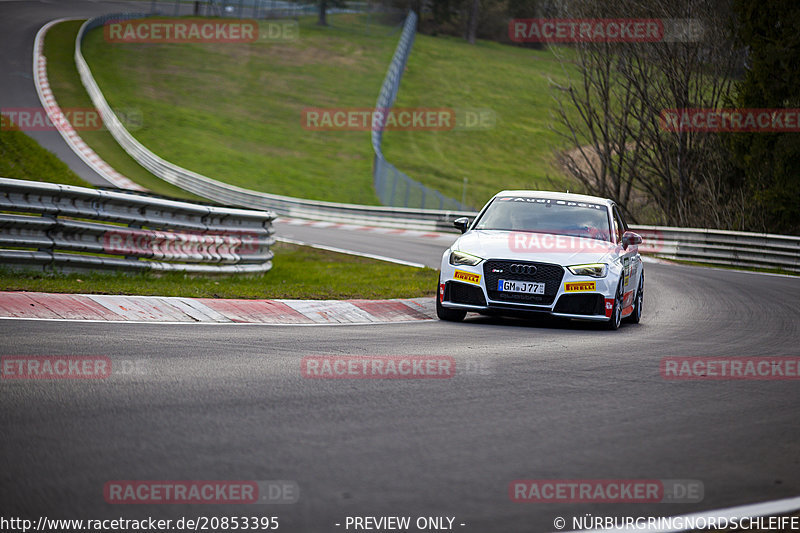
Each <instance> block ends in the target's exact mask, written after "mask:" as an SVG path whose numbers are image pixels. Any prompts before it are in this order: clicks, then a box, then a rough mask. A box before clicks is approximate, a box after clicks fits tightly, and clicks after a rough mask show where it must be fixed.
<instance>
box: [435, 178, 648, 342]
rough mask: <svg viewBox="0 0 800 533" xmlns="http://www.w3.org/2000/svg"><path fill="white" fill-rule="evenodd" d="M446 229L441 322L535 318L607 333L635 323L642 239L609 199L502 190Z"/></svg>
mask: <svg viewBox="0 0 800 533" xmlns="http://www.w3.org/2000/svg"><path fill="white" fill-rule="evenodd" d="M455 226H456V227H457V228H459V229H460V230H461V231H462V233H463V235H462V236H461V237H459V238H458V240H456V241H455V242H454V243H453V245H452V246H451V247H450V248H448V249H447V250H446V251H445V252H444V255H443V256H442V266H441V274H440V276H439V287H438V295H437V298H436V312H437V315H438V316H439V318H440V319H442V320H450V321H460V320H463V318H464V317H465V316H466V314H467V312H469V311H472V312H477V313H482V314H499V315H502V314H509V315H510V314H519V313H529V312H539V313H549V314H551V315H555V316H559V317H566V318H574V319H581V320H594V321H602V322H605V323H606V325H607V326H608V328H609V329H617V328H619V327H620V323H621V322H622V321H623V320H624V321H627V322H633V323H637V322H639V321H640V320H641V318H642V301H643V297H644V268H643V265H642V259H641V257H640V255H639V245H640V244H641V243H642V238H641V237H640V236H639V235H638V234H636V233H633V232H631V231H628V227H627V225H626V224H625V220H624V219H623V217H622V213H620V210H619V208H618V207H617V205H616V204H615V203H614V202H613V201H612V200H608V199H604V198H597V197H594V196H584V195H579V194H569V193H554V192H544V191H503V192H500V193H498V194H497V195H495V196H494V197H493V198H492V199H491V200H489V202H488V203H487V204H486V206H484V208H483V209H482V210H481V212H480V213H479V214H478V216H477V217H476V218H475V220H472V221H470V220H469V219H468V218H466V217H465V218H459V219H457V220H455Z"/></svg>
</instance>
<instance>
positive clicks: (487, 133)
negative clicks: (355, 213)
mask: <svg viewBox="0 0 800 533" xmlns="http://www.w3.org/2000/svg"><path fill="white" fill-rule="evenodd" d="M363 28H364V26H363V24H362V22H361V21H360V20H359V18H358V16H352V17H349V18H348V17H346V16H339V17H337V18H336V20H335V23H334V26H332V27H329V28H320V27H317V26H316V25H315V24H314V21H313V19H302V20H301V21H300V32H299V39H297V40H295V41H290V42H257V43H252V44H221V43H220V44H110V43H107V42H106V41H105V40H104V39H103V34H102V30H95V31H93V32H92V33H91V34H90V35H89V36H88V38H87V40H86V42H85V45H84V55H85V56H86V59H87V61H88V62H89V64H90V66H91V68H92V70H93V72H94V74H95V77H96V79H97V81H98V83H99V84H100V86H101V88H102V89H103V91H104V93H105V94H106V96H107V98H108V100H109V102H110V103H111V105H112V106H114V107H118V108H132V109H136V110H139V111H141V116H142V121H143V127H142V128H141V129H139V130H137V131H136V132H134V135H135V136H136V137H137V138H138V139H139V140H140V141H141V142H143V143H144V144H145V145H146V146H148V147H149V148H150V149H151V150H153V151H154V152H155V153H157V154H159V155H160V156H162V157H164V158H165V159H168V160H170V161H173V162H175V163H177V164H179V165H182V166H184V167H186V168H189V169H192V170H195V171H198V172H200V173H203V174H206V175H208V176H211V177H213V178H215V179H219V180H221V181H225V182H228V183H232V184H235V185H239V186H243V187H249V188H252V189H256V190H261V191H266V192H271V193H276V194H285V195H291V196H299V197H304V198H311V199H317V200H329V201H341V202H354V203H365V204H377V203H378V200H377V197H376V195H375V193H374V190H373V188H372V178H371V168H372V155H373V154H372V150H371V146H370V142H369V133H368V132H364V131H360V132H352V131H347V132H342V131H333V132H331V131H328V132H326V131H309V130H307V129H304V128H303V126H302V124H301V114H302V110H303V109H304V108H306V107H358V108H364V107H371V106H374V103H375V100H376V98H377V93H378V90H379V88H380V85H381V82H382V80H383V77H384V75H385V72H386V68H387V66H388V64H389V61H390V59H391V56H392V53H393V52H394V48H395V46H396V44H397V40H398V37H399V34H398V33H397V32H394V33H390V32H386V31H381V32H377V31H375V32H365V31H363ZM548 78H552V79H554V80H557V81H563V80H564V74H563V71H562V67H561V65H560V64H559V63H558V61H557V60H556V58H555V57H554V56H553V55H552V54H551V53H550V52H548V51H532V50H527V49H521V48H515V47H510V46H503V45H498V44H495V43H486V42H481V43H479V44H478V45H476V46H470V45H468V44H466V43H465V42H463V41H461V40H458V39H453V38H448V37H430V36H424V35H418V36H417V39H416V42H415V45H414V49H413V51H412V54H411V58H410V60H409V64H408V68H407V71H406V73H405V75H404V78H403V84H402V86H401V89H400V95H399V98H398V101H397V106H402V107H436V108H440V107H451V108H456V109H468V108H482V109H487V108H488V109H491V110H493V112H494V113H495V115H496V117H497V122H496V124H495V126H494V127H493V128H491V129H487V130H477V131H442V132H431V131H413V132H403V131H390V132H387V133H386V135H385V138H384V139H385V140H384V152H385V154H386V156H387V158H388V160H389V161H390V162H392V163H393V164H394V165H395V166H397V167H398V168H399V169H400V170H402V171H404V172H406V173H407V174H409V175H410V176H411V177H412V178H414V179H417V180H419V181H421V182H423V183H425V184H426V185H429V186H432V187H434V188H436V189H438V190H440V191H442V192H443V193H444V194H446V195H448V196H452V197H455V198H458V199H460V198H461V190H462V183H463V179H464V178H467V179H468V180H469V185H468V189H467V202H468V203H469V204H472V205H474V206H479V205H481V204H482V203H483V202H484V201H485V200H486V198H487V197H489V196H490V195H491V194H493V193H495V192H496V191H498V190H500V189H503V188H515V187H519V188H532V187H541V188H548V189H549V188H564V187H566V186H567V183H568V179H567V178H566V177H565V176H564V175H563V174H562V173H561V171H560V170H559V169H558V168H557V167H556V165H554V162H553V161H554V157H553V153H554V150H555V149H556V148H557V147H558V139H557V137H556V136H555V135H554V134H553V133H552V132H551V131H550V123H551V122H552V118H551V115H550V111H549V110H550V109H551V107H552V105H551V97H550V89H549V82H548ZM56 97H57V98H60V96H59V94H58V91H56ZM92 133H94V132H92ZM99 133H103V134H105V135H106V136H108V134H107V133H105V132H98V134H99ZM87 142H90V141H89V140H87ZM90 144H92V142H90ZM99 148H100V149H98V152H99V153H100V155H101V156H103V157H105V154H104V147H102V146H101V147H99ZM96 149H97V148H96ZM113 164H114V163H113V162H112V165H113ZM120 170H122V169H120ZM123 172H125V171H124V170H123ZM129 175H131V174H130V173H129ZM131 177H132V178H133V179H135V180H137V181H139V180H138V178H137V176H136V175H131ZM145 185H146V186H147V185H148V184H147V183H145Z"/></svg>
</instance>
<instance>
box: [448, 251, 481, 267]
mask: <svg viewBox="0 0 800 533" xmlns="http://www.w3.org/2000/svg"><path fill="white" fill-rule="evenodd" d="M481 261H483V259H482V258H480V257H478V256H477V255H472V254H468V253H466V252H458V251H456V252H451V253H450V264H451V265H469V266H475V265H477V264H478V263H480V262H481Z"/></svg>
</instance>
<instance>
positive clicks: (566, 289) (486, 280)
mask: <svg viewBox="0 0 800 533" xmlns="http://www.w3.org/2000/svg"><path fill="white" fill-rule="evenodd" d="M512 263H513V265H512ZM519 265H523V266H534V267H535V268H536V272H535V273H534V274H530V275H528V274H513V273H510V272H509V271H508V269H507V268H506V266H517V267H518V266H519ZM517 270H518V268H517ZM500 279H505V280H518V281H525V282H538V283H544V284H545V294H542V295H524V294H518V293H508V292H501V291H499V290H498V282H499V280H500ZM616 281H618V280H617V278H616V277H615V276H613V275H612V273H611V272H609V275H607V276H606V277H605V278H591V277H589V276H575V275H573V274H572V273H570V272H569V270H567V269H566V268H563V267H561V266H560V265H555V264H551V263H538V262H534V261H510V260H497V259H491V260H486V261H483V262H481V263H480V264H479V265H477V266H474V267H470V266H457V267H455V266H453V265H450V263H449V262H447V261H446V260H443V261H442V269H441V278H440V286H439V294H438V295H437V297H438V298H439V301H440V302H441V304H442V306H443V307H447V308H451V309H464V310H466V311H473V312H478V313H484V314H513V315H517V314H526V313H547V314H550V315H553V316H559V317H564V318H576V319H581V320H596V321H607V320H609V319H610V317H611V311H612V308H613V302H614V296H615V292H616V289H617V283H616Z"/></svg>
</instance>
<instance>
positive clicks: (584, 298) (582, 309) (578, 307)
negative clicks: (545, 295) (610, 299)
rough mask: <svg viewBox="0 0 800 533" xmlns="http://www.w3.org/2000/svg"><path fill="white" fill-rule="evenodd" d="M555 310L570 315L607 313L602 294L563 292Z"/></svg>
mask: <svg viewBox="0 0 800 533" xmlns="http://www.w3.org/2000/svg"><path fill="white" fill-rule="evenodd" d="M553 312H554V313H564V314H568V315H605V313H606V311H605V300H604V298H603V295H602V294H562V295H561V298H559V299H558V303H556V307H555V309H553Z"/></svg>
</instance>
